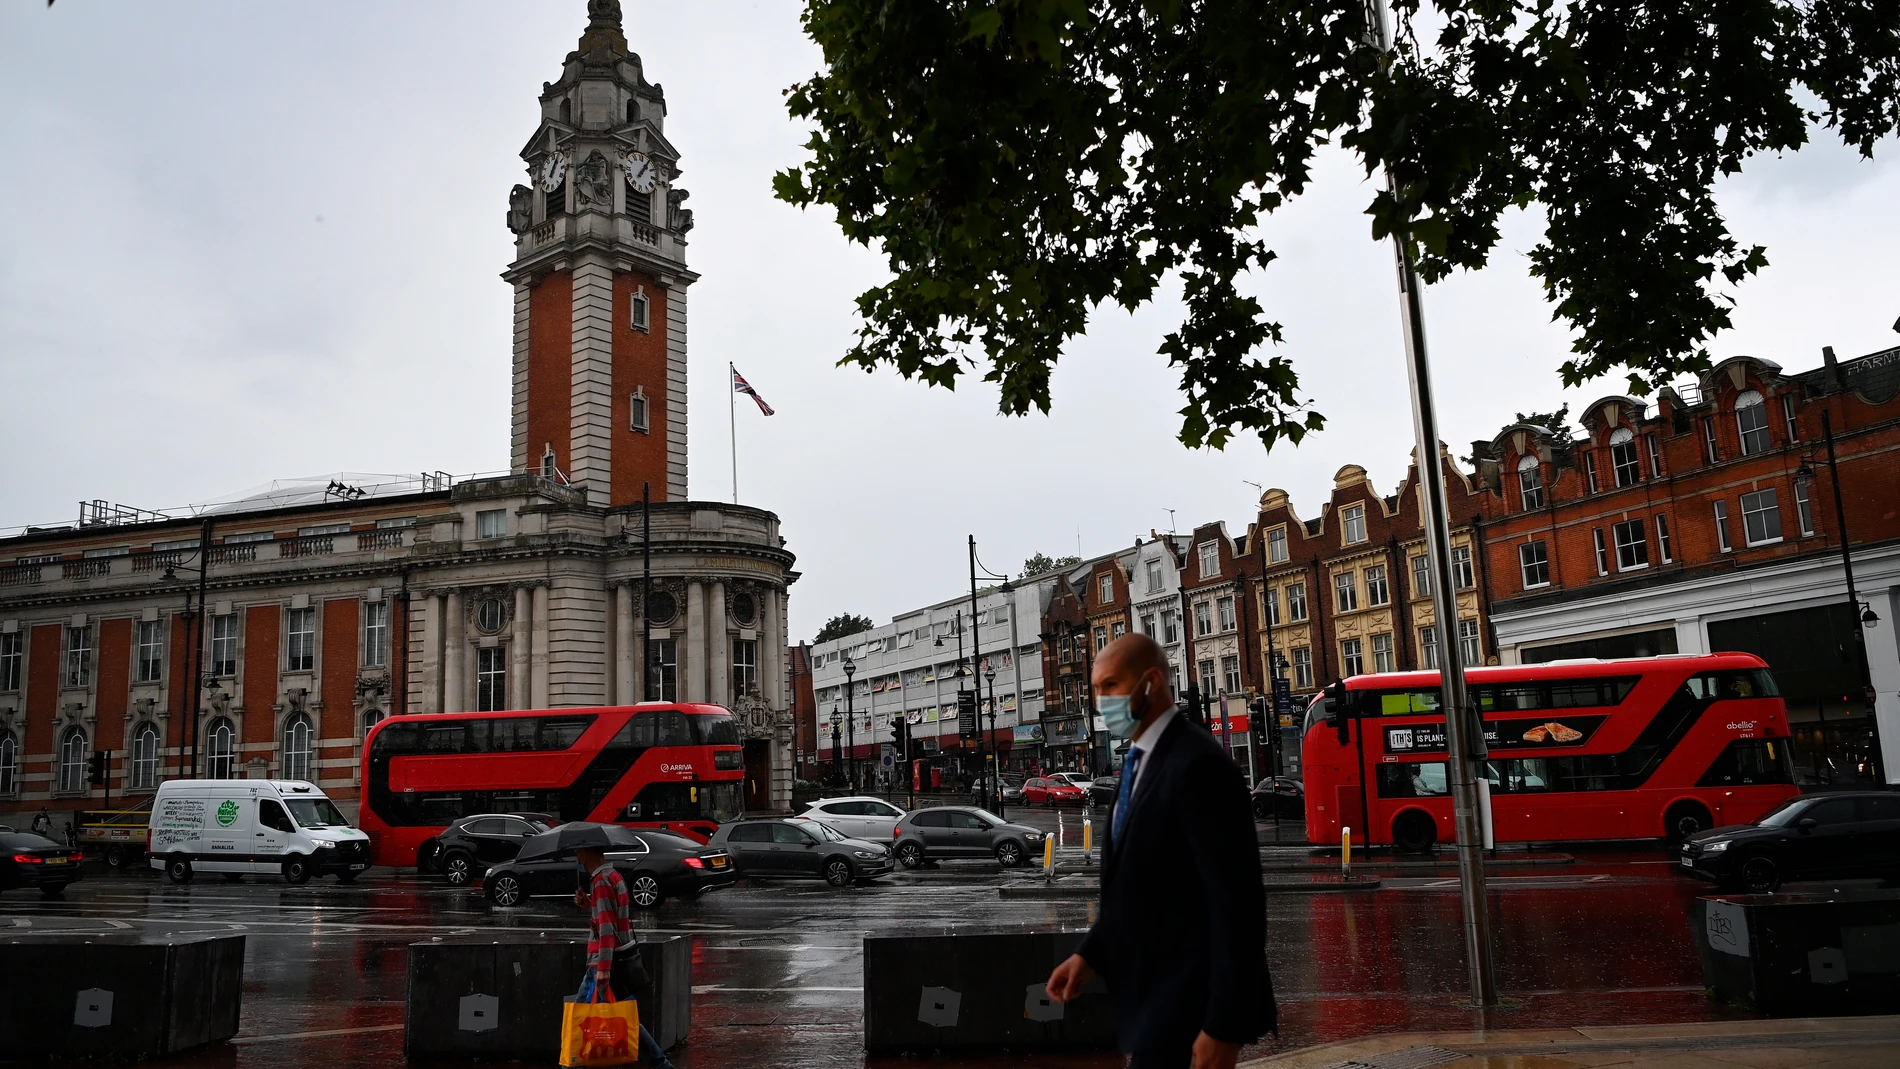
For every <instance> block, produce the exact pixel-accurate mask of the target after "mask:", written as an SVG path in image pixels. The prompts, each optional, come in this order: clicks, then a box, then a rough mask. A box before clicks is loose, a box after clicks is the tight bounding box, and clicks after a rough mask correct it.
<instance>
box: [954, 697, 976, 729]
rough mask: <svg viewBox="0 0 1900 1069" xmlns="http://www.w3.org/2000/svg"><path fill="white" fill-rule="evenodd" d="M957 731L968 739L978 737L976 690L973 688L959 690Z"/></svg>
mask: <svg viewBox="0 0 1900 1069" xmlns="http://www.w3.org/2000/svg"><path fill="white" fill-rule="evenodd" d="M957 732H958V733H959V734H961V735H962V736H963V737H964V738H966V739H973V738H975V737H976V733H977V727H976V692H975V691H973V690H960V691H958V692H957Z"/></svg>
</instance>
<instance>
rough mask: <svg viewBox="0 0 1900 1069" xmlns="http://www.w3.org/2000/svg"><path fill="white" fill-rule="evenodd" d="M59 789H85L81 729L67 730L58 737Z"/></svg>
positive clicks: (83, 750)
mask: <svg viewBox="0 0 1900 1069" xmlns="http://www.w3.org/2000/svg"><path fill="white" fill-rule="evenodd" d="M59 789H60V790H61V791H83V790H85V789H86V733H85V731H84V730H83V729H80V728H67V729H66V734H64V735H61V736H60V737H59Z"/></svg>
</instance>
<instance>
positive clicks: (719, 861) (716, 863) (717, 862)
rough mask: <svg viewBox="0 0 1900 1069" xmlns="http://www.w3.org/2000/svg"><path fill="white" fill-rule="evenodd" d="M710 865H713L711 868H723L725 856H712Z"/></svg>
mask: <svg viewBox="0 0 1900 1069" xmlns="http://www.w3.org/2000/svg"><path fill="white" fill-rule="evenodd" d="M712 865H713V868H716V869H723V868H725V867H726V859H725V858H723V857H716V858H713V859H712Z"/></svg>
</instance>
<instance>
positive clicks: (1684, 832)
mask: <svg viewBox="0 0 1900 1069" xmlns="http://www.w3.org/2000/svg"><path fill="white" fill-rule="evenodd" d="M1713 827H1715V818H1714V817H1711V816H1709V811H1708V810H1707V809H1704V808H1703V807H1702V806H1701V805H1699V804H1697V803H1695V802H1677V803H1676V804H1675V805H1672V806H1670V807H1669V811H1668V812H1666V813H1664V814H1663V834H1664V835H1665V836H1666V837H1667V838H1668V839H1669V841H1670V842H1672V843H1680V842H1682V841H1683V840H1684V839H1687V838H1689V837H1691V836H1695V835H1700V834H1702V833H1703V832H1705V831H1708V830H1709V829H1710V828H1713Z"/></svg>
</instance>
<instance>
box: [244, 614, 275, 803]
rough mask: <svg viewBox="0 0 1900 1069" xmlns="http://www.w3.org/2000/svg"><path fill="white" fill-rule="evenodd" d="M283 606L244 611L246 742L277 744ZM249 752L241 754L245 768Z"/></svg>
mask: <svg viewBox="0 0 1900 1069" xmlns="http://www.w3.org/2000/svg"><path fill="white" fill-rule="evenodd" d="M283 618H284V610H283V607H282V606H281V605H277V604H270V605H252V606H250V607H249V608H247V609H246V610H245V611H244V656H243V663H241V664H239V665H238V671H239V672H241V673H243V677H244V738H243V739H242V741H243V742H245V743H264V744H267V745H274V744H275V740H276V737H277V714H276V711H275V710H274V709H273V708H272V706H274V705H275V704H276V703H277V700H278V694H277V665H278V662H279V660H280V659H281V656H282V654H281V646H280V641H281V639H280V636H281V633H282V631H283ZM247 756H248V755H247V754H243V753H240V754H239V755H238V761H237V764H238V765H239V766H240V767H242V766H243V764H244V761H245V758H246V757H247Z"/></svg>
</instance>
